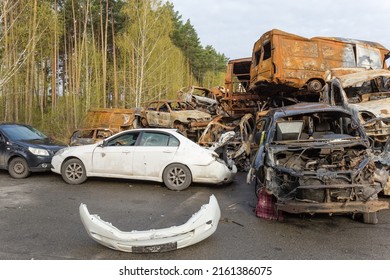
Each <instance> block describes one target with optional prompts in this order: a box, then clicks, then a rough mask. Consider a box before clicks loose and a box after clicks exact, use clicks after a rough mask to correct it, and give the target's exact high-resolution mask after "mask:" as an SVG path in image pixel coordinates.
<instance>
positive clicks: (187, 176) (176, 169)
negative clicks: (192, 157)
mask: <svg viewBox="0 0 390 280" xmlns="http://www.w3.org/2000/svg"><path fill="white" fill-rule="evenodd" d="M163 181H164V184H165V186H166V187H167V188H168V189H170V190H173V191H182V190H184V189H186V188H188V187H189V186H190V185H191V183H192V175H191V171H190V170H189V169H188V167H187V166H185V165H183V164H180V163H173V164H170V165H168V166H167V167H166V168H165V170H164V172H163Z"/></svg>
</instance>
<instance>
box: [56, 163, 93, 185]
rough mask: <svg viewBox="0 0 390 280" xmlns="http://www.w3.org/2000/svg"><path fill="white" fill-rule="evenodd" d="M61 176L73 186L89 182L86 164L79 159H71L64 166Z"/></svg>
mask: <svg viewBox="0 0 390 280" xmlns="http://www.w3.org/2000/svg"><path fill="white" fill-rule="evenodd" d="M61 175H62V178H63V179H64V181H65V182H67V183H68V184H71V185H78V184H82V183H84V182H85V180H87V174H86V171H85V167H84V164H83V163H82V162H81V160H79V159H77V158H72V159H69V160H67V161H66V162H65V163H64V164H63V165H62V169H61Z"/></svg>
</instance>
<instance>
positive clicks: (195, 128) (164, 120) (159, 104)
mask: <svg viewBox="0 0 390 280" xmlns="http://www.w3.org/2000/svg"><path fill="white" fill-rule="evenodd" d="M141 116H142V117H141V125H142V126H143V127H157V128H176V129H178V130H179V131H180V132H181V133H183V134H184V135H186V136H188V137H190V138H195V139H197V138H198V132H199V133H200V132H201V131H202V130H203V129H204V128H205V127H206V126H207V124H208V123H209V122H210V121H211V119H212V117H211V115H210V114H209V113H206V112H202V111H199V110H196V109H194V107H192V106H191V105H190V104H189V103H187V102H183V101H180V100H159V101H152V102H150V103H148V104H147V105H146V106H145V108H144V109H143V110H142V111H141Z"/></svg>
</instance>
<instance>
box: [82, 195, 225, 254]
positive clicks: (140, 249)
mask: <svg viewBox="0 0 390 280" xmlns="http://www.w3.org/2000/svg"><path fill="white" fill-rule="evenodd" d="M220 217H221V211H220V209H219V205H218V201H217V199H216V198H215V196H214V195H211V196H210V199H209V203H208V204H205V205H203V206H202V207H201V209H200V210H199V211H198V212H196V213H195V214H193V215H192V217H191V218H190V219H189V220H188V221H187V222H186V223H185V224H183V225H180V226H173V227H170V228H164V229H157V230H155V229H151V230H146V231H136V230H133V231H131V232H123V231H120V230H119V229H117V228H116V227H114V226H113V225H112V224H110V223H107V222H105V221H103V220H101V219H100V218H99V216H97V215H91V214H89V212H88V209H87V206H86V205H85V204H81V205H80V218H81V221H82V223H83V224H84V227H85V229H86V230H87V232H88V234H89V236H90V237H91V238H92V239H94V240H95V241H96V242H98V243H100V244H102V245H104V246H107V247H109V248H111V249H114V250H119V251H124V252H132V253H152V252H166V251H171V250H175V249H180V248H183V247H187V246H190V245H192V244H195V243H198V242H200V241H202V240H204V239H206V238H207V237H209V236H210V235H212V234H213V233H214V232H215V231H216V229H217V225H218V222H219V219H220Z"/></svg>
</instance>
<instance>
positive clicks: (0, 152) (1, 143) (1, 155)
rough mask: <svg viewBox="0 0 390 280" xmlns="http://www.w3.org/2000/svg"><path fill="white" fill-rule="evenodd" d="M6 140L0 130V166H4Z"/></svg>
mask: <svg viewBox="0 0 390 280" xmlns="http://www.w3.org/2000/svg"><path fill="white" fill-rule="evenodd" d="M6 143H7V141H6V139H5V137H4V135H3V134H2V133H1V132H0V167H2V168H4V167H5V162H6V160H5V158H6V153H7V144H6Z"/></svg>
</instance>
